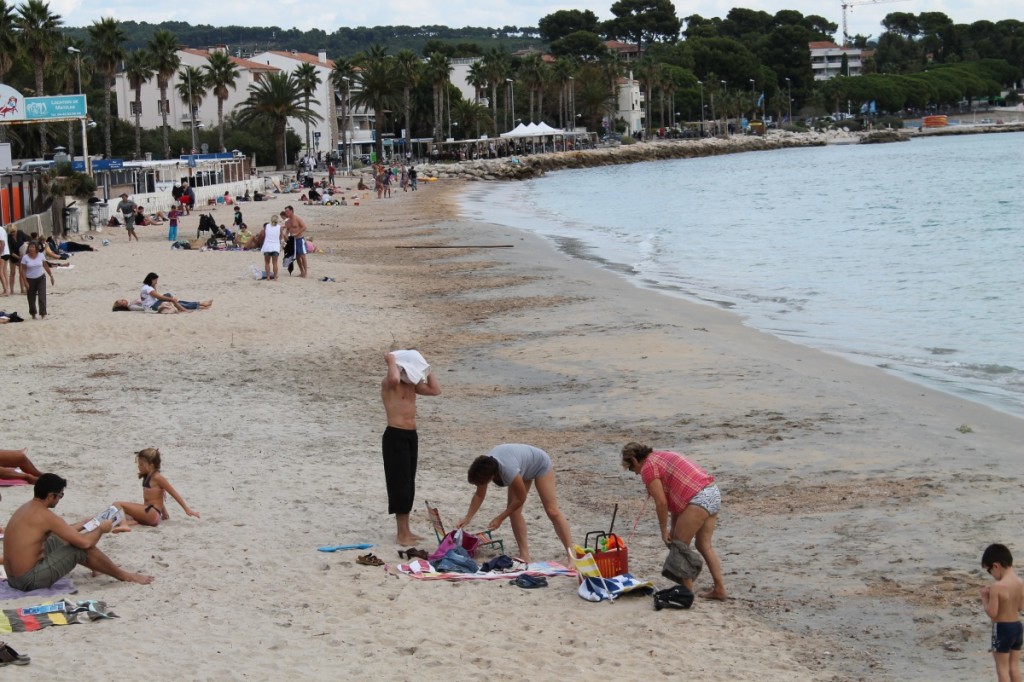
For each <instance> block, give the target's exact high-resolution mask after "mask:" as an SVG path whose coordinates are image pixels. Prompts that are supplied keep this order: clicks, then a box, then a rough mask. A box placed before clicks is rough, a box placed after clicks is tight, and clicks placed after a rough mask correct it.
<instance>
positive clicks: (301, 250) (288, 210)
mask: <svg viewBox="0 0 1024 682" xmlns="http://www.w3.org/2000/svg"><path fill="white" fill-rule="evenodd" d="M284 213H285V216H286V217H287V218H288V222H287V223H285V227H286V228H288V234H289V235H291V236H292V237H294V238H295V262H296V263H298V264H299V277H305V276H306V274H307V272H308V271H307V270H306V221H305V220H303V219H302V218H300V217H299V216H297V215H295V209H293V208H292V207H291V206H285V208H284Z"/></svg>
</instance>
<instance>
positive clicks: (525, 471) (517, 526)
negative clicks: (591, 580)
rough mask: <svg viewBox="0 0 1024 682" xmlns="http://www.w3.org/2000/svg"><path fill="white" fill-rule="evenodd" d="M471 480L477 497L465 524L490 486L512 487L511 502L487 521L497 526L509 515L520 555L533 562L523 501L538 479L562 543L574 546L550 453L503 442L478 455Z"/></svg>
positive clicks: (538, 492) (510, 492)
mask: <svg viewBox="0 0 1024 682" xmlns="http://www.w3.org/2000/svg"><path fill="white" fill-rule="evenodd" d="M468 478H469V482H470V483H472V484H473V485H475V486H476V492H475V493H473V499H472V500H471V501H470V503H469V511H468V512H466V516H465V517H464V518H463V519H462V520H461V521H459V523H458V527H459V528H462V527H463V526H465V525H466V524H467V523H469V522H470V521H471V520H472V519H473V516H474V515H475V514H476V512H477V510H479V509H480V505H482V504H483V503H484V498H485V497H486V496H487V486H488V485H490V484H491V483H495V484H497V485H499V486H502V487H505V488H508V504H507V505H506V507H505V511H503V512H502V513H500V514H498V515H497V516H495V517H494V519H493V520H492V521H491V522H490V523H489V524H488V525H487V530H496V529H497V528H498V527H499V526H501V524H502V523H504V522H505V519H511V520H512V534H513V535H515V538H516V544H518V545H519V557H520V558H521V559H522V560H523V561H525V562H527V563H529V561H530V548H529V546H528V544H527V541H526V519H524V518H523V504H524V503H525V502H526V496H527V495H528V494H529V493H530V484H532V483H534V482H536V484H537V494H538V495H540V501H541V504H543V505H544V512H545V513H546V514H547V515H548V518H549V519H550V520H551V525H552V526H554V527H555V534H556V535H558V539H559V541H561V543H562V547H563V548H565V550H566V551H569V547H571V546H572V533H571V532H570V531H569V522H568V521H566V520H565V517H564V516H563V515H562V511H561V510H560V509H559V508H558V496H557V495H556V494H555V470H554V468H553V467H552V466H551V458H550V457H549V456H548V453H546V452H544V451H543V450H541V449H540V448H535V447H533V446H532V445H523V444H521V443H506V444H505V445H499V446H497V447H496V448H494V449H493V450H491V451H490V452H488V453H487V454H486V455H482V456H480V457H477V458H476V459H475V460H474V461H473V463H472V464H471V465H470V467H469V476H468Z"/></svg>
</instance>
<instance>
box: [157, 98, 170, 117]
mask: <svg viewBox="0 0 1024 682" xmlns="http://www.w3.org/2000/svg"><path fill="white" fill-rule="evenodd" d="M170 111H171V103H170V101H168V100H166V99H165V100H163V101H158V102H157V103H156V113H158V114H163V113H165V112H167V113H170Z"/></svg>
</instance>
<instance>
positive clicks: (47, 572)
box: [4, 474, 153, 592]
mask: <svg viewBox="0 0 1024 682" xmlns="http://www.w3.org/2000/svg"><path fill="white" fill-rule="evenodd" d="M66 487H67V481H65V480H64V479H63V478H61V477H60V476H58V475H57V474H43V475H41V476H40V477H39V479H38V480H37V481H36V483H35V488H34V497H33V498H32V499H31V500H29V501H28V502H26V503H25V504H23V505H21V506H20V507H18V509H17V510H16V511H15V512H14V514H13V515H12V516H11V520H10V521H8V523H7V528H6V529H5V531H4V570H6V571H7V584H8V585H9V586H10V587H13V588H14V589H16V590H21V591H23V592H28V591H30V590H37V589H40V588H43V587H50V586H51V585H53V584H54V583H55V582H57V581H58V580H60V579H61V578H62V577H64V576H65V575H67V574H68V573H70V572H71V571H72V570H73V569H74V568H75V566H77V565H79V564H81V565H82V566H85V567H86V568H90V569H92V570H93V571H94V572H98V573H103V574H105V575H109V576H111V577H112V578H117V579H118V580H121V581H123V582H133V583H139V584H141V585H148V584H149V583H151V582H153V578H152V577H151V576H148V575H143V574H141V573H131V572H129V571H126V570H124V569H123V568H121V567H120V566H118V565H117V564H115V563H114V562H113V561H111V560H110V558H109V557H108V556H107V555H106V554H104V553H103V552H101V551H100V550H99V548H98V547H97V546H96V544H97V543H98V542H99V540H100V538H101V537H102V536H103V535H104V534H106V533H109V532H110V531H111V529H112V527H113V524H112V523H111V522H110V521H104V522H103V523H101V524H100V525H99V526H98V527H97V528H96V529H94V530H91V531H88V532H86V533H80V532H78V531H77V530H75V529H74V528H72V527H71V526H70V525H68V523H67V522H66V521H64V519H62V518H60V517H59V516H57V515H56V514H55V513H53V509H54V508H55V507H56V506H57V505H58V504H59V503H60V501H61V499H62V498H63V497H64V489H65V488H66Z"/></svg>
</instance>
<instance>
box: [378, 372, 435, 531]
mask: <svg viewBox="0 0 1024 682" xmlns="http://www.w3.org/2000/svg"><path fill="white" fill-rule="evenodd" d="M384 360H385V362H387V364H388V373H387V375H386V376H385V377H384V380H383V381H381V382H380V399H381V401H382V402H383V403H384V411H385V412H386V413H387V417H388V427H387V429H385V430H384V436H383V438H382V439H381V446H382V449H383V451H384V480H385V482H386V483H387V488H388V513H389V514H394V515H395V522H396V523H397V525H398V534H397V536H396V540H395V541H396V542H397V543H398V544H400V545H405V546H406V547H409V546H411V545H415V544H416V543H417V542H422V540H423V538H422V537H421V536H419V535H414V534H413V532H412V531H411V530H410V529H409V512H411V511H412V503H413V498H414V497H415V496H416V461H417V458H418V454H419V453H418V449H417V448H418V439H417V436H416V396H417V395H441V385H440V384H439V383H438V382H437V377H436V376H434V373H433V372H430V373H428V374H427V376H426V379H425V380H424V381H421V382H419V383H416V384H411V383H407V382H405V381H402V370H401V368H400V367H399V366H398V363H396V362H395V355H394V354H393V353H385V354H384Z"/></svg>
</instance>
